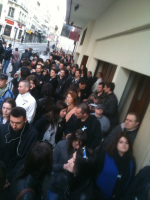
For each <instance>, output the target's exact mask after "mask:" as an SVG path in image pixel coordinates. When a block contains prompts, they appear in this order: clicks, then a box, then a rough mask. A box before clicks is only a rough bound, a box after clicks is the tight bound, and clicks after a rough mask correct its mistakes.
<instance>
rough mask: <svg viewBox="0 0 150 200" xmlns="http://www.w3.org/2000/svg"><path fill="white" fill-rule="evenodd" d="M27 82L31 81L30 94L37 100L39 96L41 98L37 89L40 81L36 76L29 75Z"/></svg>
mask: <svg viewBox="0 0 150 200" xmlns="http://www.w3.org/2000/svg"><path fill="white" fill-rule="evenodd" d="M26 80H27V81H29V83H30V90H29V92H30V94H31V95H32V96H33V97H34V98H35V99H36V100H37V99H38V96H39V91H38V89H37V85H38V79H37V77H36V76H34V75H29V76H27V78H26Z"/></svg>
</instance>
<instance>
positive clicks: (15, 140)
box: [0, 107, 37, 181]
mask: <svg viewBox="0 0 150 200" xmlns="http://www.w3.org/2000/svg"><path fill="white" fill-rule="evenodd" d="M36 140H37V131H36V130H35V129H34V128H33V127H31V125H30V124H29V123H28V122H27V118H26V111H25V109H24V108H21V107H15V108H13V109H12V111H11V113H10V123H9V124H8V123H6V124H1V125H0V160H2V161H3V162H4V163H5V165H6V168H7V179H8V180H9V181H11V179H12V178H13V177H14V176H15V173H16V172H17V170H18V169H19V168H20V167H21V166H22V164H23V163H24V160H25V157H26V155H27V153H28V151H29V150H30V148H31V147H32V145H33V143H34V142H35V141H36Z"/></svg>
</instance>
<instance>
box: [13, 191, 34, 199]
mask: <svg viewBox="0 0 150 200" xmlns="http://www.w3.org/2000/svg"><path fill="white" fill-rule="evenodd" d="M27 192H33V194H34V196H35V192H34V190H33V189H32V188H27V189H24V190H22V191H21V192H20V193H19V194H18V195H17V197H16V199H15V200H19V199H20V198H21V197H22V196H23V195H24V194H25V193H27Z"/></svg>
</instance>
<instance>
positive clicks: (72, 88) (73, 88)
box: [63, 83, 79, 99]
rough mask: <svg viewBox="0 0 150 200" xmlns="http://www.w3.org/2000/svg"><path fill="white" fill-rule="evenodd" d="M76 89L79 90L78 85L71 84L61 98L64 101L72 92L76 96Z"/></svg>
mask: <svg viewBox="0 0 150 200" xmlns="http://www.w3.org/2000/svg"><path fill="white" fill-rule="evenodd" d="M78 89H79V85H78V84H75V83H73V84H72V85H71V86H70V87H69V88H68V90H67V91H66V92H65V94H64V96H63V97H64V99H65V98H66V97H67V95H68V92H69V91H73V92H75V93H76V94H78Z"/></svg>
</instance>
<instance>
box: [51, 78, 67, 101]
mask: <svg viewBox="0 0 150 200" xmlns="http://www.w3.org/2000/svg"><path fill="white" fill-rule="evenodd" d="M57 80H58V85H57V88H56V90H55V93H54V99H55V102H56V101H57V100H60V99H61V98H62V95H63V94H64V93H63V91H64V88H65V83H66V78H63V79H60V76H57Z"/></svg>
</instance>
